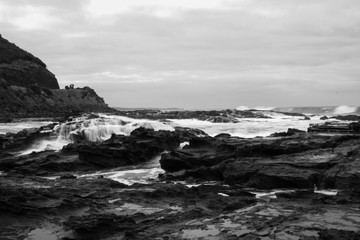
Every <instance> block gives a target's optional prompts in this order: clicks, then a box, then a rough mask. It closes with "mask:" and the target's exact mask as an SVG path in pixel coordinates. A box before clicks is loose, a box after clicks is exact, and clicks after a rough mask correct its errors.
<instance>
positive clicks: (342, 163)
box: [160, 133, 360, 191]
mask: <svg viewBox="0 0 360 240" xmlns="http://www.w3.org/2000/svg"><path fill="white" fill-rule="evenodd" d="M359 146H360V138H359V136H357V135H344V136H320V135H308V134H306V133H297V134H295V135H293V136H291V137H285V138H280V139H278V138H276V139H274V138H258V139H240V138H235V137H221V138H220V137H217V138H211V137H206V138H195V139H192V140H190V145H189V146H188V147H187V148H185V149H182V150H175V151H171V152H170V153H165V154H163V155H162V158H161V160H160V163H161V167H162V168H163V169H164V170H166V171H167V172H168V174H167V177H168V178H169V179H172V180H174V179H178V180H186V179H188V178H195V179H201V180H216V181H225V182H226V183H228V184H240V185H242V186H244V187H252V188H260V189H273V188H312V187H313V186H314V185H317V186H321V187H324V188H339V189H347V190H350V191H354V190H356V189H360V188H359V183H360V175H359V174H358V171H359V169H360V165H359V159H360V158H359V156H360V155H359V151H360V147H359Z"/></svg>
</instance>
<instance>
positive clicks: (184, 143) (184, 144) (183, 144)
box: [179, 142, 190, 149]
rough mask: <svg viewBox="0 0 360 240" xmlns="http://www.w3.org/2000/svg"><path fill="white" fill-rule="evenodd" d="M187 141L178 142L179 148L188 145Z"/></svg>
mask: <svg viewBox="0 0 360 240" xmlns="http://www.w3.org/2000/svg"><path fill="white" fill-rule="evenodd" d="M189 144H190V143H189V142H182V143H180V146H179V149H183V148H184V147H185V146H186V145H189Z"/></svg>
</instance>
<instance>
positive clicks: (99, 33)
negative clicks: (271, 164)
mask: <svg viewBox="0 0 360 240" xmlns="http://www.w3.org/2000/svg"><path fill="white" fill-rule="evenodd" d="M14 26H15V28H14ZM0 29H2V34H3V36H4V37H6V38H8V39H9V40H10V41H12V42H15V43H16V44H17V45H19V46H20V47H22V48H24V49H26V50H28V51H29V52H32V53H34V55H36V56H38V57H40V58H41V59H42V60H43V61H44V62H46V63H47V65H48V68H49V69H50V70H51V71H53V72H54V73H55V74H56V76H57V77H58V79H59V82H60V85H62V86H64V85H68V84H70V83H71V82H75V83H76V84H77V85H78V84H83V85H89V86H93V87H94V88H96V89H99V91H100V94H102V95H103V96H104V97H105V99H106V100H107V101H108V102H109V103H110V105H113V106H116V105H118V103H119V102H118V101H120V102H122V103H125V102H126V101H129V102H128V103H129V106H144V105H147V104H151V105H152V106H157V105H159V106H160V105H161V106H164V105H167V106H175V105H176V106H179V107H191V106H193V105H194V104H195V105H197V106H199V107H202V106H215V105H216V106H218V107H231V106H234V107H235V106H238V105H252V106H256V105H262V106H263V105H265V104H266V103H268V104H269V105H271V106H277V105H284V104H286V105H298V106H301V105H338V103H339V102H341V104H348V105H351V104H357V103H358V101H359V100H360V99H359V97H358V96H357V95H358V94H357V93H356V91H355V90H360V81H358V76H359V74H360V72H359V68H358V64H359V62H360V56H359V54H358V52H359V51H360V42H359V41H358V39H359V38H360V2H359V1H357V0H343V1H338V0H317V1H313V0H301V1H300V0H299V1H289V0H273V1H268V0H223V1H221V0H208V1H200V0H191V1H190V0H182V1H173V0H154V1H149V0H117V1H115V0H107V1H105V0H101V1H100V0H79V1H62V0H52V1H46V0H33V1H31V2H29V1H26V0H18V1H10V0H4V1H2V2H1V3H0ZM30 29H31V31H29V30H30ZM110 83H111V84H110ZM339 91H340V92H339ZM335 92H339V93H338V94H335ZM148 98H151V100H149V99H148ZM198 98H201V100H197V99H198ZM284 99H287V100H286V101H284ZM326 101H327V102H328V104H326ZM320 102H321V104H320ZM123 106H125V105H123Z"/></svg>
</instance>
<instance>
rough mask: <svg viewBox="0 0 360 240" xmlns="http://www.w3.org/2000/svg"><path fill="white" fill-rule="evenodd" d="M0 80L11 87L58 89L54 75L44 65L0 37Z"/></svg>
mask: <svg viewBox="0 0 360 240" xmlns="http://www.w3.org/2000/svg"><path fill="white" fill-rule="evenodd" d="M0 78H3V79H5V80H6V81H7V82H8V83H9V84H11V85H17V86H23V87H27V86H30V85H37V86H39V87H43V88H50V89H59V84H58V82H57V80H56V78H55V75H54V74H53V73H51V72H50V71H49V70H47V69H46V65H45V63H43V62H42V61H41V60H40V59H39V58H37V57H35V56H33V55H32V54H31V53H28V52H26V51H24V50H22V49H21V48H19V47H18V46H16V45H15V44H13V43H11V42H9V41H8V40H6V39H4V38H3V37H2V36H1V35H0Z"/></svg>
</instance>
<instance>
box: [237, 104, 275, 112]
mask: <svg viewBox="0 0 360 240" xmlns="http://www.w3.org/2000/svg"><path fill="white" fill-rule="evenodd" d="M251 109H255V110H260V111H261V110H264V111H270V110H273V109H274V107H263V106H257V107H248V106H244V105H241V106H239V107H237V108H236V110H239V111H245V110H251Z"/></svg>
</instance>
